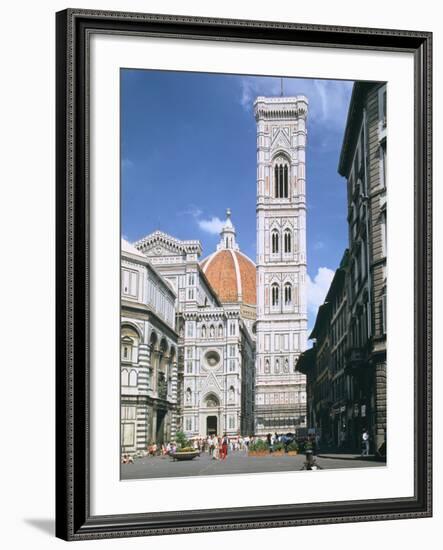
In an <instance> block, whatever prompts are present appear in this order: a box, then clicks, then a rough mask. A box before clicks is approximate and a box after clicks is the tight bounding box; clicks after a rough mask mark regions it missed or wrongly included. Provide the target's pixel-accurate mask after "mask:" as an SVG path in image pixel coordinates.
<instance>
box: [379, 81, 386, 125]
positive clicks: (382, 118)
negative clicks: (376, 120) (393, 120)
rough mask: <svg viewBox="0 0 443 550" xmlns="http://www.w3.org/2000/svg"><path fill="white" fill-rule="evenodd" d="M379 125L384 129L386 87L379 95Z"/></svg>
mask: <svg viewBox="0 0 443 550" xmlns="http://www.w3.org/2000/svg"><path fill="white" fill-rule="evenodd" d="M380 111H381V123H382V126H383V128H386V121H387V116H386V114H387V94H386V87H385V88H384V89H383V91H382V93H381V106H380Z"/></svg>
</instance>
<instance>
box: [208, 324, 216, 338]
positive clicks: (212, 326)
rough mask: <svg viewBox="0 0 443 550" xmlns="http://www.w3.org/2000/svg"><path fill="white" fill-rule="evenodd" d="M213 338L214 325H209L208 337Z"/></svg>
mask: <svg viewBox="0 0 443 550" xmlns="http://www.w3.org/2000/svg"><path fill="white" fill-rule="evenodd" d="M214 336H215V328H214V325H211V326H210V327H209V337H210V338H214Z"/></svg>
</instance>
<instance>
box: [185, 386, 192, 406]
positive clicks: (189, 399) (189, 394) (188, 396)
mask: <svg viewBox="0 0 443 550" xmlns="http://www.w3.org/2000/svg"><path fill="white" fill-rule="evenodd" d="M191 403H192V390H191V388H188V389H187V390H186V404H187V405H191Z"/></svg>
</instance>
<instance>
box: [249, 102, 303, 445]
mask: <svg viewBox="0 0 443 550" xmlns="http://www.w3.org/2000/svg"><path fill="white" fill-rule="evenodd" d="M307 111H308V100H307V98H306V97H305V96H301V95H300V96H295V97H283V96H282V97H257V99H256V100H255V103H254V113H255V119H256V123H257V325H256V330H257V354H256V361H257V362H256V407H255V416H256V433H257V434H262V435H263V434H267V433H269V432H272V433H273V432H293V431H294V430H295V428H297V427H304V426H306V423H305V422H306V384H305V376H304V375H302V374H301V373H299V372H296V371H295V364H296V361H297V358H298V356H299V354H300V353H301V352H302V351H303V350H304V349H305V348H306V339H307V281H306V195H305V183H306V168H305V167H306V157H305V150H306V135H307V131H306V117H307Z"/></svg>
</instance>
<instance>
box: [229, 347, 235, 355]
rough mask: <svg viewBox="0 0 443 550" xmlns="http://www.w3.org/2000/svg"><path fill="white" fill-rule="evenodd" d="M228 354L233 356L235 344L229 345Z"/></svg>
mask: <svg viewBox="0 0 443 550" xmlns="http://www.w3.org/2000/svg"><path fill="white" fill-rule="evenodd" d="M229 356H230V357H235V346H229Z"/></svg>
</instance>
